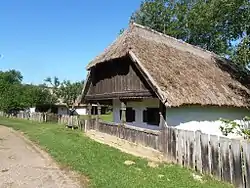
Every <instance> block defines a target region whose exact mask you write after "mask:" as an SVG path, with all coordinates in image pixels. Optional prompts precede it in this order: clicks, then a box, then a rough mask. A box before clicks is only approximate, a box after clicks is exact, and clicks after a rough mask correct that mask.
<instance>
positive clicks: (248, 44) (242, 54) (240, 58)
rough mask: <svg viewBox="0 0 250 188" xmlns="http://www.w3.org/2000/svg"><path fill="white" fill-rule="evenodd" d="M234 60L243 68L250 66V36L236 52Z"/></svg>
mask: <svg viewBox="0 0 250 188" xmlns="http://www.w3.org/2000/svg"><path fill="white" fill-rule="evenodd" d="M233 60H234V61H235V62H236V63H238V64H241V65H243V66H249V64H250V36H246V37H245V38H244V39H243V40H242V41H241V43H240V44H239V45H238V48H237V49H236V51H235V54H234V56H233Z"/></svg>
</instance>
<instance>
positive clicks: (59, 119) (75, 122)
mask: <svg viewBox="0 0 250 188" xmlns="http://www.w3.org/2000/svg"><path fill="white" fill-rule="evenodd" d="M0 117H11V118H18V119H26V120H31V121H37V122H44V123H45V122H54V123H55V122H56V123H58V124H62V125H70V126H71V127H73V128H74V127H81V125H82V124H83V123H84V122H80V120H79V118H78V116H69V115H57V114H53V113H41V112H33V113H29V112H18V113H17V114H6V113H3V112H1V111H0Z"/></svg>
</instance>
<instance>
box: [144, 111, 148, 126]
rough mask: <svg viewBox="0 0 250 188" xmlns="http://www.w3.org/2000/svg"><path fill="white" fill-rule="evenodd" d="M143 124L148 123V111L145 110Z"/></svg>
mask: <svg viewBox="0 0 250 188" xmlns="http://www.w3.org/2000/svg"><path fill="white" fill-rule="evenodd" d="M143 122H145V123H147V122H148V111H147V110H143Z"/></svg>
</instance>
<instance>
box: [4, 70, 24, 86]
mask: <svg viewBox="0 0 250 188" xmlns="http://www.w3.org/2000/svg"><path fill="white" fill-rule="evenodd" d="M22 80H23V76H22V74H21V72H19V71H16V70H9V71H6V72H3V71H0V82H5V83H9V84H21V82H22Z"/></svg>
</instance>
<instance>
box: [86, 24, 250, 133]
mask: <svg viewBox="0 0 250 188" xmlns="http://www.w3.org/2000/svg"><path fill="white" fill-rule="evenodd" d="M87 70H88V71H89V73H88V76H87V82H86V84H85V87H84V89H83V92H82V101H84V102H88V103H100V104H110V105H112V106H113V121H114V122H117V123H120V122H121V121H124V123H125V122H126V124H131V125H134V126H139V127H144V128H150V129H159V128H161V126H178V127H183V128H187V129H201V130H202V131H204V132H207V131H206V129H209V130H210V132H213V131H215V129H216V131H218V126H219V125H220V121H219V119H220V118H226V119H232V120H237V119H241V118H243V117H244V116H246V115H249V111H248V107H249V104H250V103H249V102H250V90H249V86H250V85H249V83H250V79H249V77H248V75H247V73H245V72H240V71H239V70H238V69H237V68H236V67H235V65H233V64H232V63H231V62H230V61H228V60H226V59H223V58H220V57H219V56H218V55H216V54H214V53H212V52H209V51H206V50H204V49H201V48H199V47H196V46H193V45H190V44H187V43H185V42H183V41H180V40H177V39H175V38H173V37H170V36H167V35H164V34H162V33H159V32H157V31H154V30H152V29H150V28H147V27H144V26H141V25H138V24H135V23H131V24H130V26H129V28H128V29H127V30H125V31H124V32H123V34H121V35H120V36H119V37H118V38H117V39H116V40H115V41H114V42H113V43H112V44H111V45H110V46H109V47H108V48H107V49H106V50H105V51H104V52H103V53H102V54H100V55H99V56H97V57H96V58H95V59H94V60H93V61H91V62H90V63H89V65H88V66H87ZM211 130H212V131H211Z"/></svg>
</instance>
